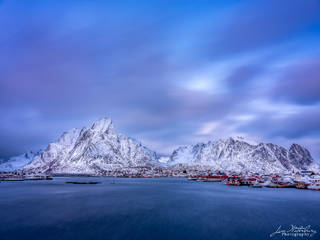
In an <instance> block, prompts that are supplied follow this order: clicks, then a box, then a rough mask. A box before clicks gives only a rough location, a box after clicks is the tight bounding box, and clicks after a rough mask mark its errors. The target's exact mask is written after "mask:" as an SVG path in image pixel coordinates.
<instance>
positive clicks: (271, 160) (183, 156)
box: [168, 138, 320, 173]
mask: <svg viewBox="0 0 320 240" xmlns="http://www.w3.org/2000/svg"><path fill="white" fill-rule="evenodd" d="M168 164H169V165H177V164H182V165H185V166H188V165H189V166H196V165H198V166H202V167H203V166H207V167H210V168H211V169H215V170H221V171H235V172H256V173H277V172H278V173H279V172H286V171H292V170H294V171H298V170H314V171H319V169H320V168H319V164H317V163H316V162H315V161H314V160H313V158H312V157H311V155H310V153H309V151H308V150H307V149H305V148H303V147H301V146H300V145H298V144H292V146H291V147H290V149H289V150H287V149H285V148H283V147H280V146H277V145H275V144H272V143H267V144H266V143H260V144H256V145H254V144H249V143H247V142H246V141H244V140H239V139H234V138H228V139H221V140H218V141H215V142H208V143H199V144H196V145H189V146H185V147H180V148H178V149H177V150H175V151H174V152H173V153H172V155H171V157H170V161H169V162H168Z"/></svg>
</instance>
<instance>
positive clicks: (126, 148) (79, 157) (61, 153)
mask: <svg viewBox="0 0 320 240" xmlns="http://www.w3.org/2000/svg"><path fill="white" fill-rule="evenodd" d="M157 163H158V161H157V156H156V154H155V153H154V152H152V151H150V150H149V149H147V148H146V147H144V146H142V144H141V143H139V142H137V141H135V140H133V139H132V138H128V137H126V136H124V135H122V134H118V133H117V132H116V130H115V128H114V125H113V123H112V121H111V119H109V118H102V119H100V120H98V121H97V122H95V123H94V124H93V125H92V126H91V127H90V128H82V129H71V130H69V131H67V132H65V133H63V134H62V136H61V137H60V138H59V139H58V140H57V141H56V142H54V143H51V144H49V146H48V147H47V149H46V150H45V151H44V152H43V153H42V154H41V155H40V156H37V157H36V158H35V159H34V160H33V161H32V162H31V163H30V164H28V165H27V166H25V167H24V168H23V170H25V171H31V172H41V173H72V174H84V173H85V174H101V173H103V172H104V171H112V170H114V169H119V168H123V167H143V166H154V165H155V164H157Z"/></svg>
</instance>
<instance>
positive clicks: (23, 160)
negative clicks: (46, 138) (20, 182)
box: [0, 150, 41, 172]
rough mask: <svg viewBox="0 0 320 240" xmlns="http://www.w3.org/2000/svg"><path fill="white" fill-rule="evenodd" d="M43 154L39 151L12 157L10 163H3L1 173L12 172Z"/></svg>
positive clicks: (0, 168)
mask: <svg viewBox="0 0 320 240" xmlns="http://www.w3.org/2000/svg"><path fill="white" fill-rule="evenodd" d="M40 154H41V150H39V151H30V152H27V153H24V154H21V155H19V156H15V157H11V158H10V159H9V160H8V161H2V163H1V164H0V172H12V171H15V170H18V169H20V168H22V167H24V166H25V165H27V164H28V163H30V162H31V161H32V160H33V159H34V158H35V157H36V156H38V155H40Z"/></svg>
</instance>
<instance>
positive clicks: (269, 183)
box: [0, 167, 320, 190]
mask: <svg viewBox="0 0 320 240" xmlns="http://www.w3.org/2000/svg"><path fill="white" fill-rule="evenodd" d="M59 176H82V177H97V176H99V177H119V178H121V177H122V178H123V177H124V178H156V177H185V178H188V180H190V181H197V182H221V183H224V184H226V185H228V186H248V187H253V188H262V187H268V188H297V189H309V190H320V174H317V173H315V172H312V171H299V172H290V173H289V172H288V173H282V174H280V173H274V174H259V173H249V172H245V173H239V172H238V173H237V172H222V171H210V170H201V169H200V170H199V169H194V168H191V169H188V168H185V169H183V168H181V167H180V168H168V167H156V168H152V167H128V168H121V169H115V170H113V171H104V172H101V173H100V174H95V175H91V174H79V175H77V174H71V175H70V174H37V173H32V172H23V171H14V172H0V182H1V181H28V180H52V179H53V177H59Z"/></svg>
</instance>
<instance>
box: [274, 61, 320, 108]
mask: <svg viewBox="0 0 320 240" xmlns="http://www.w3.org/2000/svg"><path fill="white" fill-rule="evenodd" d="M271 95H272V97H275V98H277V99H281V100H285V101H290V102H295V103H298V104H314V103H318V102H320V58H314V59H306V60H301V61H299V62H298V63H295V64H292V65H289V66H288V67H286V68H285V69H283V73H282V74H281V75H280V77H279V78H278V79H277V83H276V86H275V89H273V94H271Z"/></svg>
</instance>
